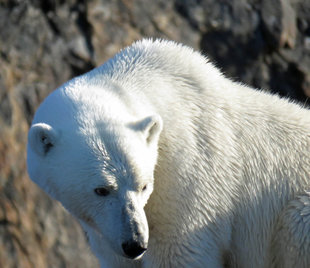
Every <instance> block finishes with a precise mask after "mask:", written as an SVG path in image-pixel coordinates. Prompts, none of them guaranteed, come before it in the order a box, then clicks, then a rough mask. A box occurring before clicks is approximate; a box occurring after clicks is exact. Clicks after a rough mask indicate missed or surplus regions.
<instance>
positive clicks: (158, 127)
mask: <svg viewBox="0 0 310 268" xmlns="http://www.w3.org/2000/svg"><path fill="white" fill-rule="evenodd" d="M131 127H132V128H133V129H134V130H136V131H140V132H142V134H143V136H144V137H145V140H146V143H147V144H151V143H153V142H154V141H157V140H158V138H159V135H160V132H161V131H162V128H163V122H162V119H161V117H160V116H159V115H152V116H148V117H146V118H143V119H142V120H140V121H138V122H136V123H135V124H132V125H131Z"/></svg>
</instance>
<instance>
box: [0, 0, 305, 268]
mask: <svg viewBox="0 0 310 268" xmlns="http://www.w3.org/2000/svg"><path fill="white" fill-rule="evenodd" d="M142 37H160V38H165V39H172V40H176V41H178V42H182V43H185V44H187V45H189V46H192V47H194V48H195V49H199V50H201V51H203V52H204V53H206V54H207V56H208V57H209V58H210V59H211V60H212V61H215V63H216V64H217V66H219V67H220V68H221V69H222V70H223V71H224V72H225V73H226V75H227V76H229V77H231V78H233V79H235V80H240V81H243V82H245V83H248V84H251V85H253V86H254V87H261V88H264V89H265V90H269V91H272V92H277V93H278V94H280V95H281V96H287V97H290V98H292V99H295V100H296V101H299V102H301V103H303V104H304V105H305V106H307V105H308V102H307V98H308V97H310V86H309V85H310V70H309V68H310V67H309V66H310V41H309V40H310V1H307V0H274V1H269V0H261V1H258V0H248V1H245V0H222V1H216V0H199V1H198V0H174V1H163V0H159V1H152V0H113V1H104V0H91V1H83V0H69V1H64V0H44V1H40V0H0V267H18V268H19V267H25V268H28V267H42V268H44V267H98V264H97V261H96V259H95V258H94V257H93V256H92V255H91V253H90V252H89V249H88V246H87V243H86V241H85V238H84V235H83V232H82V231H81V229H80V227H79V226H78V224H77V223H76V221H75V220H74V219H73V218H72V217H71V216H70V215H69V214H68V213H67V212H65V211H64V209H63V208H62V207H61V206H60V205H59V204H58V203H57V202H55V201H52V200H51V199H50V198H49V197H48V196H46V195H45V194H44V193H43V192H42V191H41V190H40V189H38V187H37V186H36V185H34V184H33V183H32V182H31V181H30V180H29V178H28V176H27V173H26V164H25V159H26V151H25V146H26V139H27V131H28V128H29V125H30V123H31V120H32V117H33V114H34V112H35V110H36V108H37V107H38V105H39V103H40V102H41V101H42V99H43V98H44V97H45V96H47V94H49V93H50V92H51V91H52V90H53V89H55V88H56V87H57V86H59V85H60V84H62V83H63V82H65V81H66V80H68V79H70V78H71V77H73V76H76V75H79V74H81V73H84V72H86V71H88V70H90V69H91V68H93V67H95V66H97V65H99V64H102V63H103V62H104V61H105V60H107V59H108V58H109V57H111V56H112V55H113V54H114V53H116V52H117V51H118V50H119V49H121V48H122V47H124V46H126V45H129V44H130V43H132V42H133V41H134V40H137V39H140V38H142Z"/></svg>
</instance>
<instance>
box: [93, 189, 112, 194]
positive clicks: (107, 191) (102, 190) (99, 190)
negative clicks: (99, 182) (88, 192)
mask: <svg viewBox="0 0 310 268" xmlns="http://www.w3.org/2000/svg"><path fill="white" fill-rule="evenodd" d="M94 191H95V193H96V194H97V195H99V196H107V195H108V194H109V193H110V191H109V190H108V189H106V188H104V187H99V188H96V189H95V190H94Z"/></svg>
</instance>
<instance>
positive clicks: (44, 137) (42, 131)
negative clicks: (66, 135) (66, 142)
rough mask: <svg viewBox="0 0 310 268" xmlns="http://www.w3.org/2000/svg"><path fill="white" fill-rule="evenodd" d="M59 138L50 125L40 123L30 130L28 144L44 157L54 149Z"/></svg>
mask: <svg viewBox="0 0 310 268" xmlns="http://www.w3.org/2000/svg"><path fill="white" fill-rule="evenodd" d="M57 136H58V135H57V133H56V131H55V130H54V129H53V128H52V127H51V126H50V125H47V124H44V123H38V124H35V125H33V126H32V127H31V128H30V130H29V134H28V144H29V146H30V147H31V149H32V150H33V151H34V152H36V153H37V154H39V155H41V156H44V155H46V154H47V153H48V152H49V151H50V150H51V149H52V147H54V145H55V143H56V140H57Z"/></svg>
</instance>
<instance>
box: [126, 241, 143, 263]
mask: <svg viewBox="0 0 310 268" xmlns="http://www.w3.org/2000/svg"><path fill="white" fill-rule="evenodd" d="M122 248H123V250H124V253H125V254H126V255H127V256H128V257H129V258H131V259H135V258H137V257H138V256H140V255H141V254H142V253H143V252H144V251H146V248H145V247H142V246H141V245H140V244H139V243H137V242H125V243H123V244H122Z"/></svg>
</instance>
